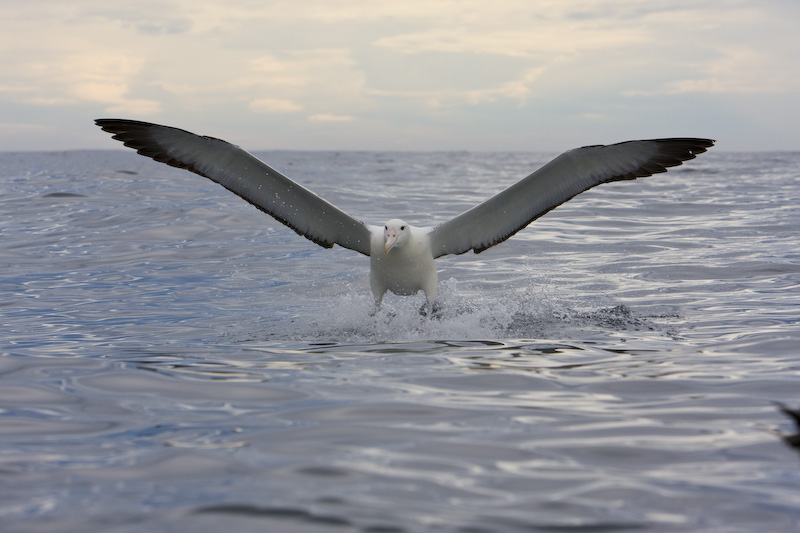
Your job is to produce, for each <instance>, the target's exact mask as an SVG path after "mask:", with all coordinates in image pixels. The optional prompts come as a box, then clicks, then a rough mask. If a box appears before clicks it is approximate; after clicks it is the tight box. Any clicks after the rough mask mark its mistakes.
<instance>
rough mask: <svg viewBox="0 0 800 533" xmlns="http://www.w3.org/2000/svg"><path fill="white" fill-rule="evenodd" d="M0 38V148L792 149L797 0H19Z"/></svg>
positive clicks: (0, 26)
mask: <svg viewBox="0 0 800 533" xmlns="http://www.w3.org/2000/svg"><path fill="white" fill-rule="evenodd" d="M0 43H1V44H0V54H2V56H1V57H0V65H2V67H0V73H1V74H0V150H62V149H74V148H118V147H120V145H119V144H118V143H116V142H114V141H112V140H110V138H109V136H108V135H107V134H105V133H103V132H101V131H100V130H99V129H98V128H97V127H95V126H94V125H93V123H92V120H93V119H94V118H98V117H122V118H135V119H140V120H146V121H151V122H158V123H162V124H168V125H172V126H178V127H181V128H184V129H188V130H190V131H194V132H196V133H201V134H207V135H213V136H216V137H221V138H224V139H226V140H229V141H231V142H233V143H235V144H238V145H240V146H242V147H244V148H247V149H251V150H265V149H300V150H317V149H350V150H501V151H502V150H525V151H537V150H547V151H550V150H564V149H568V148H573V147H576V146H582V145H586V144H600V143H610V142H617V141H623V140H628V139H637V138H647V137H668V136H701V137H712V138H715V139H717V140H718V141H719V143H718V145H719V147H720V149H724V150H771V149H777V150H799V149H800V101H798V96H800V59H799V58H800V1H798V0H750V1H739V0H716V1H711V0H709V1H705V0H641V1H639V0H617V1H612V0H609V1H573V0H553V1H546V0H480V1H473V0H421V1H417V0H380V1H376V0H342V1H324V0H286V1H277V0H264V1H257V0H253V1H236V0H226V1H224V2H223V1H211V0H137V1H135V2H115V1H111V0H69V1H64V0H26V1H22V2H6V3H5V4H4V5H3V9H2V16H0Z"/></svg>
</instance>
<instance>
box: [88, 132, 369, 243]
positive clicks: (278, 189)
mask: <svg viewBox="0 0 800 533" xmlns="http://www.w3.org/2000/svg"><path fill="white" fill-rule="evenodd" d="M95 123H96V124H97V125H98V126H100V127H101V128H102V129H103V130H104V131H107V132H109V133H112V134H113V138H114V139H116V140H118V141H122V142H123V143H124V144H125V146H128V147H130V148H133V149H135V150H136V151H137V152H138V153H139V154H141V155H144V156H147V157H150V158H152V159H155V160H156V161H159V162H161V163H166V164H167V165H171V166H173V167H178V168H183V169H186V170H190V171H192V172H195V173H197V174H200V175H201V176H204V177H206V178H208V179H210V180H212V181H215V182H217V183H219V184H220V185H222V186H223V187H225V188H226V189H228V190H229V191H231V192H233V193H234V194H236V195H238V196H240V197H241V198H243V199H244V200H247V201H248V202H250V203H251V204H253V205H254V206H256V207H257V208H259V209H261V210H262V211H264V212H265V213H267V214H269V215H272V216H273V217H274V218H275V219H277V220H278V221H279V222H282V223H283V224H286V225H287V226H289V227H290V228H292V229H293V230H294V231H296V232H297V233H299V234H300V235H302V236H303V237H306V238H307V239H309V240H311V241H314V242H315V243H317V244H319V245H320V246H323V247H325V248H331V247H332V246H333V245H334V244H338V245H339V246H342V247H344V248H349V249H351V250H355V251H356V252H360V253H362V254H364V255H369V254H370V229H369V227H368V226H367V225H365V224H364V223H363V222H361V221H360V220H356V219H355V218H353V217H351V216H350V215H348V214H347V213H345V212H344V211H342V210H340V209H339V208H337V207H335V206H334V205H332V204H330V203H329V202H327V201H325V200H323V199H322V198H320V197H319V196H317V195H316V194H314V193H313V192H311V191H309V190H308V189H306V188H305V187H303V186H301V185H300V184H298V183H295V182H294V181H292V180H290V179H289V178H287V177H286V176H284V175H283V174H281V173H280V172H278V171H277V170H275V169H273V168H271V167H269V166H268V165H266V164H265V163H263V162H262V161H260V160H259V159H257V158H255V157H254V156H252V155H250V154H249V153H247V152H245V151H244V150H242V149H241V148H239V147H238V146H234V145H233V144H230V143H228V142H226V141H223V140H221V139H215V138H214V137H205V136H200V135H195V134H194V133H190V132H188V131H185V130H181V129H178V128H172V127H169V126H160V125H158V124H151V123H149V122H140V121H136V120H122V119H107V118H104V119H98V120H96V121H95Z"/></svg>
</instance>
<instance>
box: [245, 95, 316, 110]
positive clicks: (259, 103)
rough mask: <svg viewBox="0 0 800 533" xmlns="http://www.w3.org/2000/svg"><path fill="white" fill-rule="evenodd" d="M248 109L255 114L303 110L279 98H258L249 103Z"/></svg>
mask: <svg viewBox="0 0 800 533" xmlns="http://www.w3.org/2000/svg"><path fill="white" fill-rule="evenodd" d="M248 107H249V108H250V109H251V110H253V111H255V112H256V113H291V112H294V111H300V110H302V109H303V108H302V106H299V105H297V104H295V103H294V102H292V101H291V100H284V99H281V98H259V99H257V100H253V101H252V102H250V104H249V105H248Z"/></svg>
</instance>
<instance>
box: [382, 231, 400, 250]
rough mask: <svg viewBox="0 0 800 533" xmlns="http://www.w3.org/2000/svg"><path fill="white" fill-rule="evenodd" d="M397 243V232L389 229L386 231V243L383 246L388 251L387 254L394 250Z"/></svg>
mask: <svg viewBox="0 0 800 533" xmlns="http://www.w3.org/2000/svg"><path fill="white" fill-rule="evenodd" d="M396 242H397V230H396V229H394V228H389V229H388V230H387V231H386V243H385V244H384V245H383V249H384V250H386V253H387V254H388V253H389V250H391V249H392V246H394V244H395V243H396Z"/></svg>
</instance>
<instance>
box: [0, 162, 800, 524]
mask: <svg viewBox="0 0 800 533" xmlns="http://www.w3.org/2000/svg"><path fill="white" fill-rule="evenodd" d="M258 155H259V156H260V157H262V158H263V159H264V160H266V161H268V162H269V163H270V164H271V165H273V166H274V167H276V168H277V169H279V170H281V171H282V172H284V173H286V174H287V175H289V176H291V177H293V178H294V179H296V180H298V181H300V182H301V183H303V184H304V185H305V186H307V187H308V188H310V189H311V190H313V191H315V192H317V193H319V194H320V195H322V196H323V197H325V198H326V199H328V200H329V201H331V202H333V203H334V204H336V205H337V206H339V207H340V208H342V209H344V210H346V211H347V212H349V213H351V214H353V215H354V216H356V217H357V218H360V219H362V220H364V221H366V222H369V223H374V224H382V223H383V222H384V220H385V219H387V218H391V217H395V216H397V217H401V218H404V219H405V220H406V221H408V222H409V223H411V224H415V225H433V224H436V223H439V222H442V221H444V220H447V219H448V218H449V217H451V216H453V215H455V214H457V213H460V212H462V211H464V210H465V209H467V208H469V207H472V206H473V205H475V204H476V203H478V202H480V201H481V200H483V199H485V198H487V197H489V196H490V195H492V194H494V193H495V192H498V191H500V190H502V189H503V188H505V187H507V186H509V185H511V184H513V183H514V182H516V181H517V180H519V179H521V178H522V177H524V176H526V175H527V174H529V173H530V172H531V171H532V170H534V169H535V168H537V167H538V166H540V165H541V164H543V163H545V162H546V161H548V160H549V159H550V158H552V157H553V156H554V155H555V154H542V153H469V152H437V153H396V152H385V153H378V152H341V153H340V152H266V153H259V154H258ZM437 263H438V267H439V271H440V285H439V292H440V299H441V303H442V316H441V317H440V318H439V319H431V318H426V317H423V316H420V314H419V313H418V309H419V308H420V306H421V305H422V303H423V301H424V298H423V296H422V295H421V294H420V295H419V296H417V297H398V296H393V295H387V298H386V300H385V305H384V306H383V308H382V309H381V311H380V312H378V313H377V314H375V315H374V316H372V315H371V314H370V313H371V311H372V306H373V304H372V295H371V293H370V289H369V283H368V276H369V260H368V258H366V257H363V256H360V255H359V254H356V253H354V252H351V251H349V250H344V249H341V248H338V247H336V248H334V249H331V250H325V249H323V248H320V247H318V246H316V245H315V244H313V243H311V242H310V241H308V240H306V239H304V238H302V237H300V236H298V235H297V234H295V233H294V232H292V231H291V230H289V229H287V228H285V227H283V226H282V225H281V224H280V223H278V222H276V221H275V220H273V219H272V218H270V217H269V216H267V215H265V214H263V213H261V212H260V211H258V210H256V209H255V208H253V207H252V206H250V205H249V204H247V203H246V202H244V201H242V200H241V199H239V198H237V197H236V196H234V195H232V194H231V193H229V192H227V191H225V190H224V189H223V188H221V187H219V186H218V185H216V184H214V183H212V182H210V181H208V180H206V179H204V178H202V177H200V176H197V175H195V174H191V173H189V172H185V171H180V170H177V169H173V168H171V167H167V166H165V165H161V164H158V163H155V162H153V161H150V160H148V159H145V158H143V157H140V156H138V155H136V154H135V153H133V152H132V151H86V152H82V151H74V152H63V153H52V152H48V153H0V268H2V271H1V272H2V276H1V277H0V290H2V293H1V294H2V299H0V530H1V531H4V532H44V531H47V532H50V531H58V532H73V531H74V532H86V531H103V532H106V531H107V532H139V531H147V532H182V531H192V532H194V533H198V532H218V531H230V532H233V531H236V532H251V531H252V532H256V531H259V532H260V531H269V532H312V533H313V532H365V533H368V532H372V533H378V532H381V533H389V532H393V533H395V532H396V533H400V532H418V531H419V532H427V531H432V532H460V533H478V532H486V533H488V532H522V531H558V532H565V531H569V532H590V531H591V532H600V531H607V532H617V531H628V530H630V531H647V532H668V531H669V532H671V531H691V532H748V533H749V532H752V531H762V532H768V531H769V532H794V531H798V530H800V455H798V453H797V451H796V450H794V449H792V448H791V447H790V446H788V445H787V443H786V442H784V440H783V439H782V435H785V434H789V433H793V432H794V431H795V429H796V428H795V427H794V425H793V422H792V421H791V420H790V419H789V418H788V417H786V416H784V415H783V414H782V413H781V412H780V411H779V410H778V409H777V407H776V405H775V402H781V403H784V404H787V405H789V406H790V407H795V408H796V407H800V324H798V319H799V318H800V152H797V153H726V152H725V151H724V150H721V149H719V148H715V149H712V150H711V151H710V152H709V153H707V154H703V155H702V156H700V157H699V158H698V159H696V160H694V161H690V162H688V163H686V164H685V165H684V166H681V167H678V168H675V169H672V170H671V171H670V172H669V173H667V174H661V175H657V176H654V177H651V178H646V179H640V180H636V181H633V182H618V183H613V184H607V185H603V186H601V187H598V188H596V189H593V190H591V191H589V192H587V193H584V194H582V195H580V196H578V197H577V198H575V199H573V200H572V201H570V202H568V203H566V204H564V205H563V206H561V207H559V208H558V209H556V210H554V211H552V212H551V213H549V214H547V215H546V216H544V217H543V218H541V219H539V220H537V221H536V222H534V223H533V224H532V225H531V226H529V227H528V228H527V229H525V230H523V231H521V232H520V233H518V234H517V235H516V236H515V237H513V238H512V239H510V240H509V241H507V242H505V243H503V244H501V245H499V246H496V247H494V248H492V249H490V250H487V251H486V252H484V253H482V254H479V255H475V254H472V253H469V254H465V255H462V256H457V257H445V258H442V259H440V260H439V261H438V262H437Z"/></svg>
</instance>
